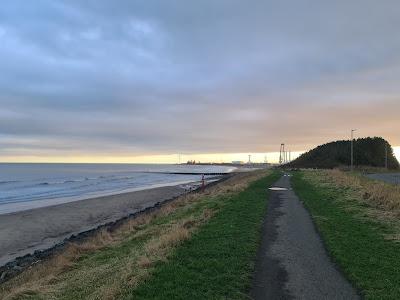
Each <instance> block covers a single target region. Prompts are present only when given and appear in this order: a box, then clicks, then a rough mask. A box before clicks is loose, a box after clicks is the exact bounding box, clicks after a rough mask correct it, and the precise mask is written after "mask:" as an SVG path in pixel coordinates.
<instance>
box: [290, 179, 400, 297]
mask: <svg viewBox="0 0 400 300" xmlns="http://www.w3.org/2000/svg"><path fill="white" fill-rule="evenodd" d="M384 186H386V185H384ZM293 187H294V189H295V191H296V193H297V194H298V196H299V197H300V198H301V199H302V201H303V202H304V204H305V205H306V207H307V208H308V210H309V211H310V213H311V215H312V217H313V219H314V221H315V224H316V226H317V228H318V230H319V231H320V233H321V235H322V237H323V240H324V242H325V245H326V247H327V249H328V251H329V253H330V255H331V257H332V258H333V259H334V260H335V261H336V262H337V264H338V265H339V267H340V268H341V270H342V271H343V272H344V274H345V275H346V276H347V277H348V279H349V280H350V281H351V282H352V283H353V284H354V286H355V287H356V288H358V290H359V291H360V293H361V294H362V295H363V296H364V297H365V298H366V299H400V272H399V270H400V242H399V240H398V233H399V227H398V218H396V216H397V215H398V211H397V209H398V204H397V202H396V201H400V197H399V195H398V194H395V193H396V189H392V188H391V187H390V186H388V188H387V189H385V188H383V185H381V184H380V183H377V182H374V181H371V180H367V179H363V178H360V177H359V176H358V175H356V174H345V173H342V172H339V171H304V172H294V177H293ZM396 199H397V200H396Z"/></svg>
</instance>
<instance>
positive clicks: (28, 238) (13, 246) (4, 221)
mask: <svg viewBox="0 0 400 300" xmlns="http://www.w3.org/2000/svg"><path fill="white" fill-rule="evenodd" d="M195 187H196V185H192V189H187V187H186V188H185V187H182V185H181V184H178V185H174V186H163V187H156V188H150V189H143V190H138V191H131V192H126V193H121V194H115V195H107V196H101V197H95V198H89V199H84V200H79V201H73V202H68V203H63V204H57V205H52V206H45V207H39V208H34V209H29V210H24V211H19V212H13V213H8V214H1V215H0V240H1V241H2V243H1V244H0V267H1V266H3V267H4V266H6V265H7V264H10V263H11V264H12V262H13V261H14V262H15V260H18V259H19V258H21V257H24V256H29V255H30V256H32V255H33V256H34V255H35V253H36V254H38V252H41V251H45V250H46V249H51V248H54V247H56V246H57V245H58V244H60V243H61V244H62V243H64V242H65V241H67V240H69V239H71V238H74V237H75V236H77V235H79V234H81V233H84V232H88V231H93V230H96V229H98V228H99V227H101V226H104V225H106V224H111V223H115V222H118V220H121V219H124V218H126V217H128V216H130V215H135V214H137V213H140V212H143V211H145V210H146V209H149V208H151V207H155V206H157V205H160V203H163V202H166V201H168V200H172V199H175V198H177V197H179V196H181V195H183V194H185V193H187V192H188V191H190V190H193V188H195ZM0 270H1V268H0ZM0 273H1V272H0ZM0 275H1V274H0ZM0 282H1V279H0Z"/></svg>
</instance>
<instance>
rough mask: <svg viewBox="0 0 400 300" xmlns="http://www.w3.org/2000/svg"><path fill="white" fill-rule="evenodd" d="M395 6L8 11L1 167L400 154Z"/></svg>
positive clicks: (66, 6)
mask: <svg viewBox="0 0 400 300" xmlns="http://www.w3.org/2000/svg"><path fill="white" fill-rule="evenodd" d="M399 28H400V2H399V1H398V0H393V1H388V0H383V1H376V0H371V1H368V0H359V1H358V0H350V1H349V0H346V1H339V0H338V1H320V0H315V1H306V0H303V1H285V0H280V1H261V0H260V1H234V0H227V1H218V0H207V1H205V0H202V1H187V0H182V1H161V0H159V1H150V0H146V1H98V0H97V1H82V0H80V1H54V0H49V1H15V0H13V1H11V0H10V1H2V4H1V8H0V72H1V73H0V160H13V158H18V157H35V156H36V157H42V158H43V157H52V156H53V157H54V156H58V157H59V156H71V155H72V156H75V157H77V156H79V155H82V156H96V155H99V156H107V155H108V156H112V157H118V156H135V155H153V154H154V155H156V154H173V153H187V154H192V153H224V152H226V153H232V152H233V153H236V152H270V151H278V150H279V144H280V143H281V142H284V143H286V144H287V145H290V147H291V149H292V150H298V151H300V150H305V149H309V148H311V147H314V146H316V145H318V144H320V143H324V142H328V141H331V140H337V139H345V138H349V135H350V129H351V128H357V129H358V131H357V135H358V136H383V137H384V138H387V139H388V140H389V142H391V143H392V144H393V145H395V146H399V145H400V38H399Z"/></svg>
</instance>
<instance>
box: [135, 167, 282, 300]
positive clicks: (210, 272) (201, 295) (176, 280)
mask: <svg viewBox="0 0 400 300" xmlns="http://www.w3.org/2000/svg"><path fill="white" fill-rule="evenodd" d="M278 177H279V175H278V174H276V173H275V174H273V175H272V176H269V177H265V178H263V179H261V180H258V181H256V182H254V183H253V184H251V185H250V186H249V187H248V188H247V189H246V190H244V191H242V192H241V193H239V194H238V195H235V196H233V197H232V198H231V199H230V200H229V202H228V203H227V204H226V205H225V206H224V207H223V208H222V209H221V210H220V211H219V212H218V213H217V214H216V215H215V216H214V217H213V218H212V219H211V220H210V221H209V222H208V223H207V224H206V225H204V226H203V227H202V228H201V230H199V231H198V232H196V233H195V234H194V235H193V237H192V238H191V239H190V240H188V241H187V242H185V243H184V244H183V245H182V246H181V247H179V248H178V249H177V251H176V252H175V253H174V255H173V256H172V257H171V259H170V260H169V261H168V262H167V263H164V264H160V265H158V266H157V268H156V270H155V272H154V274H153V276H152V277H151V278H150V279H149V280H148V281H146V282H144V283H143V284H141V285H140V286H139V287H138V288H137V289H135V290H134V291H132V293H131V294H130V296H131V298H132V299H246V298H248V297H247V296H246V291H247V289H248V288H249V284H250V280H251V277H250V275H251V274H252V272H253V259H254V257H255V255H256V251H257V249H258V242H259V229H260V226H261V223H262V219H263V216H264V215H265V210H266V187H267V186H270V185H271V184H272V183H273V182H274V181H276V180H277V179H278Z"/></svg>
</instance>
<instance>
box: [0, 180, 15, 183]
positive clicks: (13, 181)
mask: <svg viewBox="0 0 400 300" xmlns="http://www.w3.org/2000/svg"><path fill="white" fill-rule="evenodd" d="M16 182H19V181H18V180H5V181H0V184H7V183H16Z"/></svg>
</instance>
